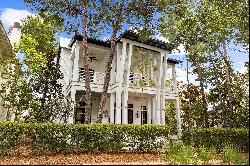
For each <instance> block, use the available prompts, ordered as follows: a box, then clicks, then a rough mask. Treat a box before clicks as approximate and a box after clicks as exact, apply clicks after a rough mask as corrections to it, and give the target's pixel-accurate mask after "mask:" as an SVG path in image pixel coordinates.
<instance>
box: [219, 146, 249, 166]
mask: <svg viewBox="0 0 250 166" xmlns="http://www.w3.org/2000/svg"><path fill="white" fill-rule="evenodd" d="M222 160H223V163H226V164H229V165H231V164H235V165H243V164H247V163H246V161H245V159H244V156H243V155H242V154H241V153H240V152H239V151H238V150H237V148H235V147H233V145H230V144H229V145H227V146H225V147H224V148H223V156H222Z"/></svg>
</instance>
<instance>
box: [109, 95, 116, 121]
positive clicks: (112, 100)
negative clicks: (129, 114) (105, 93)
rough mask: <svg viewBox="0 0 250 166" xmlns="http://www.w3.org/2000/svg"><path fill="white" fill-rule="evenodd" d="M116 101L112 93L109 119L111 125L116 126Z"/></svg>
mask: <svg viewBox="0 0 250 166" xmlns="http://www.w3.org/2000/svg"><path fill="white" fill-rule="evenodd" d="M114 101H115V93H111V94H110V111H109V118H110V123H111V124H114V123H115V121H114V115H115V113H114V109H115V108H114V103H115V102H114Z"/></svg>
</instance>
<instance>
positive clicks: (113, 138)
mask: <svg viewBox="0 0 250 166" xmlns="http://www.w3.org/2000/svg"><path fill="white" fill-rule="evenodd" d="M168 134H169V127H167V126H163V125H123V124H121V125H117V124H88V125H84V124H52V123H20V122H19V123H18V122H0V155H8V154H16V153H17V149H18V147H20V146H21V145H22V144H23V142H24V141H23V140H29V145H30V146H31V149H32V153H34V154H42V153H70V152H75V151H88V152H100V151H121V150H122V149H124V148H127V149H131V150H135V151H155V150H158V149H160V148H162V146H163V144H164V140H165V139H166V138H167V137H168Z"/></svg>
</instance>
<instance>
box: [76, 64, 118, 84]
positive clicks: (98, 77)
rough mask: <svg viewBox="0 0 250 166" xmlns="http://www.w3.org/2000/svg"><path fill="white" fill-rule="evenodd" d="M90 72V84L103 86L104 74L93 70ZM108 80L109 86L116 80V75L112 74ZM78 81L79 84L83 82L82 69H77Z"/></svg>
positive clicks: (83, 74)
mask: <svg viewBox="0 0 250 166" xmlns="http://www.w3.org/2000/svg"><path fill="white" fill-rule="evenodd" d="M89 72H90V83H94V84H101V85H103V84H104V78H105V73H101V72H94V71H93V70H89ZM111 77H113V78H111V79H110V84H112V83H114V82H115V79H116V73H113V75H111ZM79 81H80V82H85V71H84V68H79Z"/></svg>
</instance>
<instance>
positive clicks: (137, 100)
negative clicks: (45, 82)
mask: <svg viewBox="0 0 250 166" xmlns="http://www.w3.org/2000/svg"><path fill="white" fill-rule="evenodd" d="M81 41H82V36H81V35H75V36H74V37H73V38H72V39H71V40H70V39H66V38H62V37H61V38H60V47H61V50H60V52H61V53H60V55H61V58H60V70H61V72H62V73H63V76H64V78H63V79H62V80H60V81H61V83H62V84H63V93H64V94H65V96H67V98H68V99H70V100H71V101H74V102H77V103H78V105H77V106H76V108H75V109H74V116H72V117H70V118H69V119H68V123H84V112H85V102H84V94H85V80H84V79H85V72H84V64H83V53H82V49H81V47H82V46H81V45H82V44H81ZM135 48H137V50H139V51H137V56H136V55H135V51H134V50H135ZM88 49H89V68H90V73H91V91H92V115H91V123H95V122H96V120H97V113H98V106H99V103H100V98H101V92H102V90H103V84H104V77H105V69H106V62H107V59H108V57H109V51H110V43H109V42H108V41H102V40H98V39H94V38H88ZM170 51H171V47H170V45H169V44H167V43H164V42H162V41H159V40H156V39H152V38H150V39H148V40H147V41H144V42H142V41H141V40H140V38H139V35H138V34H137V33H135V32H132V31H125V32H124V33H122V34H121V35H120V37H118V38H117V44H116V54H115V56H114V59H113V63H112V71H111V80H110V83H109V88H108V94H109V96H108V98H107V102H106V105H105V110H106V113H105V115H104V118H103V121H102V123H113V124H162V125H163V124H165V111H164V108H165V102H167V101H170V100H174V101H175V103H176V118H177V128H178V131H179V132H180V131H181V121H180V109H179V100H178V91H177V82H176V72H175V65H176V64H178V63H179V61H178V60H174V59H170V58H168V54H169V52H170ZM143 52H147V56H148V57H147V59H149V61H148V64H147V66H146V67H144V68H143V71H142V70H140V69H138V68H136V66H138V64H140V63H141V64H142V59H143V56H144V54H143ZM138 54H139V56H138ZM140 54H141V55H143V56H142V57H141V58H140ZM168 73H170V75H168ZM142 79H143V80H144V81H145V82H144V86H141V87H138V86H136V85H135V83H136V82H138V81H140V80H142ZM167 80H171V81H170V84H169V83H168V84H169V85H168V86H166V82H167ZM152 82H153V84H152ZM168 82H169V81H168ZM142 94H143V95H142ZM142 99H143V100H142ZM142 106H143V110H142V109H141V108H142Z"/></svg>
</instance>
